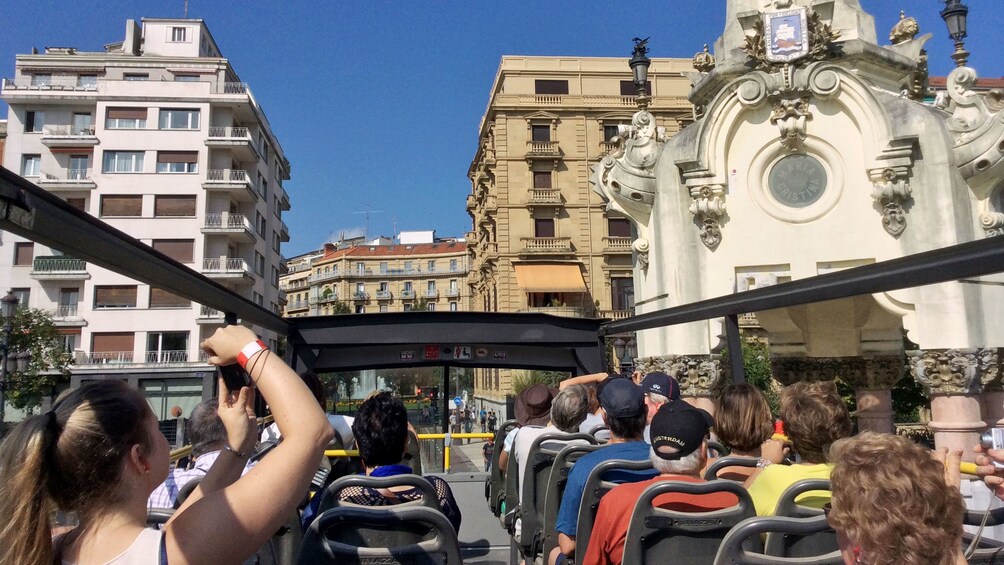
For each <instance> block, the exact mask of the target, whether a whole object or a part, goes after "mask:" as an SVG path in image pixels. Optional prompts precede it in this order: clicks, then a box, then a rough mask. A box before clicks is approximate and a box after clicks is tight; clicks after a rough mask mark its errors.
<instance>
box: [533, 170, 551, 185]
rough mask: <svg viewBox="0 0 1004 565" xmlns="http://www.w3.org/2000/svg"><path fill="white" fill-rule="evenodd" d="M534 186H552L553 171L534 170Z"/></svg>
mask: <svg viewBox="0 0 1004 565" xmlns="http://www.w3.org/2000/svg"><path fill="white" fill-rule="evenodd" d="M533 187H534V188H551V171H533Z"/></svg>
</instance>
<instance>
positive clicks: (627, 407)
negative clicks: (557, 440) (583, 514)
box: [548, 378, 649, 565]
mask: <svg viewBox="0 0 1004 565" xmlns="http://www.w3.org/2000/svg"><path fill="white" fill-rule="evenodd" d="M600 406H601V409H602V413H603V421H604V422H605V423H606V425H607V427H608V428H610V443H608V444H607V445H606V446H604V447H601V448H600V449H597V450H596V451H593V452H592V453H588V454H586V455H583V456H582V457H581V458H580V459H579V460H578V461H576V462H575V464H574V465H572V470H571V471H569V473H568V481H567V482H566V483H565V492H564V493H563V494H562V497H561V505H560V506H559V507H558V517H557V519H556V521H555V527H554V529H555V530H556V531H557V532H558V547H556V548H555V549H554V551H552V552H551V555H550V556H549V558H548V562H549V563H550V564H552V565H553V564H554V563H560V562H564V560H565V558H566V557H572V556H573V555H574V554H575V533H576V529H577V523H576V522H577V520H578V517H579V503H580V502H581V501H582V489H583V488H584V487H585V483H586V479H587V478H589V473H590V472H591V471H592V470H593V468H595V467H596V466H597V465H599V464H600V463H602V462H603V461H608V460H610V459H627V460H631V461H647V460H648V458H649V457H648V456H649V446H648V444H647V443H645V442H644V441H642V439H641V434H642V431H643V430H644V429H645V420H646V419H647V411H646V409H645V395H644V394H642V392H641V387H639V386H638V385H636V384H634V383H633V382H632V381H631V379H625V378H615V379H610V380H609V382H607V384H606V386H604V387H603V391H602V392H601V393H600ZM623 478H625V479H627V480H628V481H631V480H634V481H638V480H643V479H645V478H648V476H646V475H642V474H637V473H633V474H630V475H627V476H625V477H623Z"/></svg>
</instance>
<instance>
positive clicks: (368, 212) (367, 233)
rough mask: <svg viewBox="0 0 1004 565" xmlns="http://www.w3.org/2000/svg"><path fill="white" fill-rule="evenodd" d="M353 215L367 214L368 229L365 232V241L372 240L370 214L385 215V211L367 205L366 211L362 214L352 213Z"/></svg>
mask: <svg viewBox="0 0 1004 565" xmlns="http://www.w3.org/2000/svg"><path fill="white" fill-rule="evenodd" d="M352 213H353V214H366V228H365V230H366V231H364V232H363V239H369V238H370V214H383V210H374V209H373V207H372V206H370V205H369V204H367V205H366V210H364V211H362V212H352Z"/></svg>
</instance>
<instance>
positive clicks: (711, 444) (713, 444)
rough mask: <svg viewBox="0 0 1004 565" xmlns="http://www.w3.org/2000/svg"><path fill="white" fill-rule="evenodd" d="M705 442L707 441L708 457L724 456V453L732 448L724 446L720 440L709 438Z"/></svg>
mask: <svg viewBox="0 0 1004 565" xmlns="http://www.w3.org/2000/svg"><path fill="white" fill-rule="evenodd" d="M707 443H708V458H712V457H725V456H726V455H728V454H730V453H732V450H731V449H729V448H727V447H725V445H724V444H723V443H721V442H718V441H715V440H713V439H709V440H708V442H707Z"/></svg>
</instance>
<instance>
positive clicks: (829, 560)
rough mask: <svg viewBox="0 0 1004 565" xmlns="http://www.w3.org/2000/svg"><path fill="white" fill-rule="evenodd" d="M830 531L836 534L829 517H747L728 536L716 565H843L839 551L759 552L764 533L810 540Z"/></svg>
mask: <svg viewBox="0 0 1004 565" xmlns="http://www.w3.org/2000/svg"><path fill="white" fill-rule="evenodd" d="M827 530H829V531H833V530H832V529H830V524H829V523H828V522H827V521H826V516H823V515H819V516H813V517H811V518H792V517H786V516H757V517H754V518H747V519H746V520H743V521H742V522H740V523H739V524H737V525H736V526H735V527H734V528H732V529H731V530H730V531H729V533H727V534H726V535H725V539H724V540H723V541H722V544H721V546H720V547H719V548H718V554H717V555H716V556H715V561H714V565H783V564H784V563H792V564H794V563H798V564H799V565H841V564H842V563H843V562H844V561H843V557H842V556H841V555H840V551H831V552H829V553H826V554H821V555H813V556H804V557H779V556H776V555H766V554H763V553H760V552H759V551H757V546H758V545H759V544H760V538H761V536H762V535H763V534H767V536H768V537H769V536H777V535H783V534H788V535H794V536H799V537H807V536H812V535H813V534H817V533H820V532H825V531H827Z"/></svg>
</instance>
